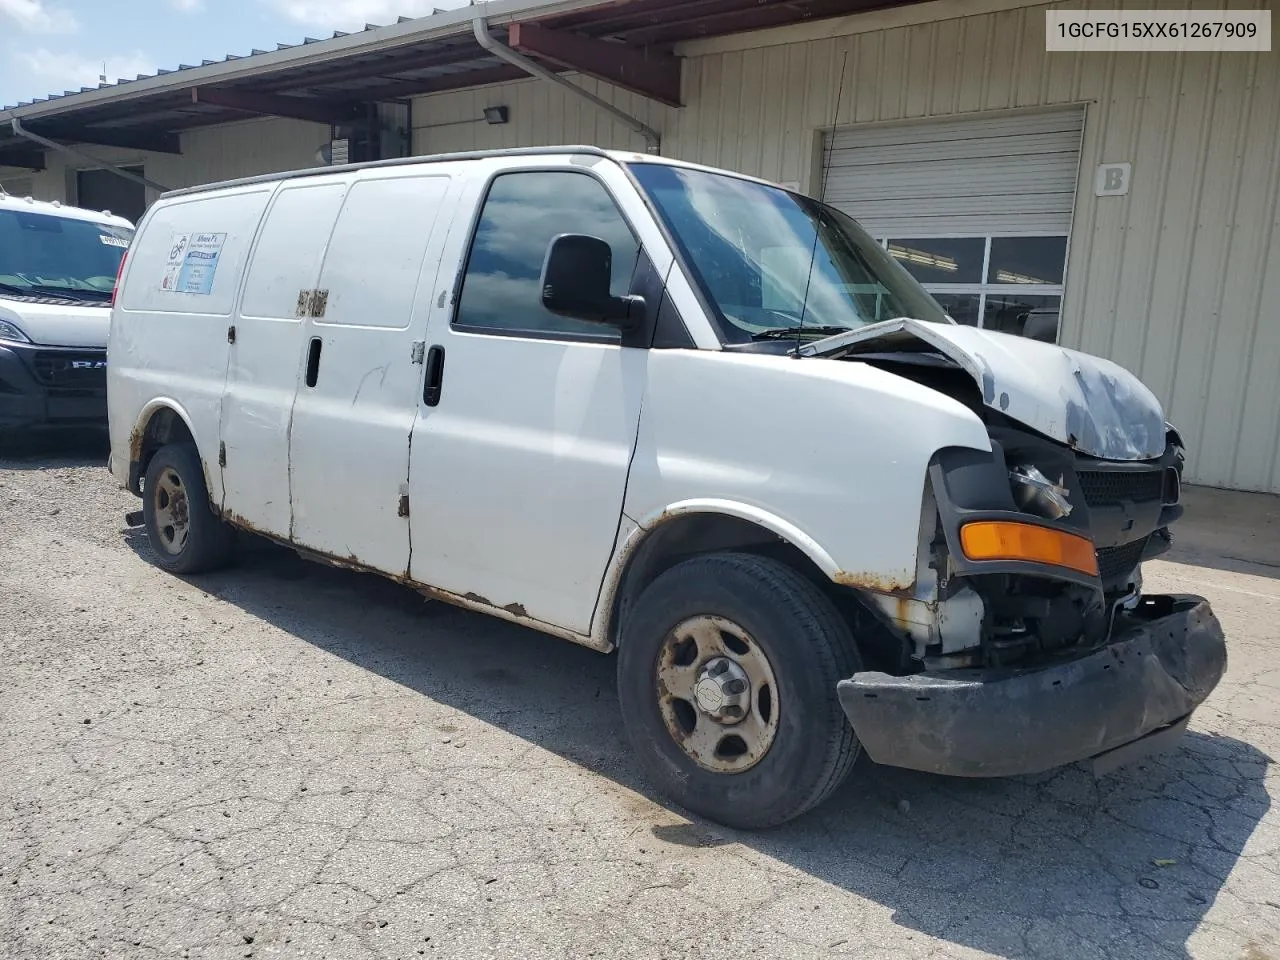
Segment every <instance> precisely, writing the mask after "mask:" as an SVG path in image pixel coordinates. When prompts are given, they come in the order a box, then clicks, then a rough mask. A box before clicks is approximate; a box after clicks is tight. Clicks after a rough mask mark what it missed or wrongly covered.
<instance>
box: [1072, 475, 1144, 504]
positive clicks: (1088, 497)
mask: <svg viewBox="0 0 1280 960" xmlns="http://www.w3.org/2000/svg"><path fill="white" fill-rule="evenodd" d="M1076 476H1077V477H1078V478H1079V480H1080V489H1081V491H1082V492H1083V493H1084V502H1085V503H1087V504H1088V505H1089V506H1091V507H1114V506H1119V505H1120V504H1121V503H1126V502H1127V503H1148V502H1150V501H1152V500H1159V499H1160V498H1161V497H1162V496H1163V494H1164V471H1163V470H1161V469H1158V468H1157V469H1155V470H1080V471H1078V472H1077V473H1076Z"/></svg>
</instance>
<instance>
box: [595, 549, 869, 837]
mask: <svg viewBox="0 0 1280 960" xmlns="http://www.w3.org/2000/svg"><path fill="white" fill-rule="evenodd" d="M860 668H861V661H860V658H859V656H858V651H857V647H856V646H855V644H854V641H853V638H852V636H851V635H850V633H849V628H848V626H847V625H846V624H845V622H844V620H843V619H842V618H841V617H840V614H839V613H838V612H837V611H836V609H835V607H834V606H833V604H832V603H831V601H830V600H828V599H827V597H826V596H824V595H823V593H822V591H821V590H819V589H818V588H817V587H816V586H815V585H814V584H813V583H811V582H810V581H809V580H807V579H805V578H804V577H803V576H801V575H800V573H798V572H797V571H796V570H794V569H792V568H791V567H788V566H786V565H785V564H782V563H779V562H777V561H775V560H771V559H768V558H765V557H759V556H755V555H751V554H741V553H721V554H709V555H707V556H702V557H695V558H693V559H691V560H687V561H685V562H684V563H681V564H679V565H677V566H675V567H673V568H672V569H670V570H668V571H666V572H665V573H663V574H662V576H660V577H658V579H657V580H655V581H654V582H653V583H652V584H651V585H650V586H649V587H648V588H647V589H646V590H645V591H644V593H643V594H642V595H641V597H640V599H639V601H638V603H637V605H636V608H635V610H634V612H633V613H632V614H631V616H630V617H629V618H628V621H627V622H626V623H625V624H624V627H623V634H622V637H621V642H620V647H619V653H618V691H619V697H620V699H621V702H622V715H623V720H624V722H625V724H626V727H627V733H628V735H629V736H630V738H631V742H632V745H633V746H634V748H635V751H636V754H637V756H638V758H639V760H640V762H641V764H642V765H643V766H644V768H645V770H646V772H647V773H648V774H649V776H650V777H651V779H653V780H654V781H655V783H656V784H657V786H659V787H660V788H661V789H662V791H663V792H664V793H666V794H668V795H669V796H670V797H671V798H672V799H674V800H676V801H677V802H678V803H680V804H681V805H682V806H684V807H687V808H688V809H690V810H692V811H694V812H695V813H699V814H702V815H704V816H707V817H710V818H711V819H713V820H717V821H719V822H721V823H724V824H727V825H729V826H734V827H742V828H759V827H769V826H775V825H777V824H780V823H784V822H786V821H787V820H790V819H792V818H794V817H797V816H799V815H800V814H802V813H804V812H805V811H807V810H809V809H811V808H812V807H815V806H817V805H818V804H819V803H821V802H822V801H823V800H824V799H826V798H827V796H828V795H830V793H831V792H832V791H833V790H835V788H836V787H838V786H839V785H840V784H841V783H842V782H843V781H844V779H845V778H846V776H847V775H848V773H849V770H850V768H851V767H852V766H853V762H854V760H855V759H856V758H857V755H858V741H857V738H856V737H855V736H854V733H853V729H852V728H851V727H850V726H849V722H848V720H846V719H845V716H844V711H843V710H842V709H841V708H840V703H839V700H838V699H837V697H836V684H837V683H838V682H839V681H841V680H843V679H845V678H847V677H849V676H851V675H852V674H853V673H856V672H857V671H858V670H859V669H860Z"/></svg>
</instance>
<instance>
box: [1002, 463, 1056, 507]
mask: <svg viewBox="0 0 1280 960" xmlns="http://www.w3.org/2000/svg"><path fill="white" fill-rule="evenodd" d="M1009 483H1010V486H1011V487H1012V488H1013V499H1014V501H1015V502H1016V503H1017V504H1018V507H1019V509H1021V510H1025V511H1026V512H1027V513H1034V514H1035V515H1036V516H1037V517H1044V518H1045V519H1046V520H1061V519H1062V518H1063V517H1067V516H1070V515H1071V501H1070V500H1069V499H1068V496H1067V488H1066V487H1065V486H1064V485H1063V478H1061V477H1059V478H1058V482H1057V483H1054V482H1053V481H1052V480H1050V479H1049V478H1048V477H1046V476H1045V475H1044V474H1043V473H1041V472H1040V471H1039V470H1038V469H1037V468H1035V467H1033V466H1031V464H1022V465H1020V466H1016V467H1014V468H1013V469H1012V470H1010V471H1009Z"/></svg>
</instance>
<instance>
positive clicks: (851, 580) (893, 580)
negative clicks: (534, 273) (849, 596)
mask: <svg viewBox="0 0 1280 960" xmlns="http://www.w3.org/2000/svg"><path fill="white" fill-rule="evenodd" d="M831 579H832V581H833V582H834V583H838V584H840V586H842V587H853V588H855V589H857V590H870V591H871V592H872V593H883V594H888V595H890V596H897V597H903V598H909V597H911V595H912V592H913V591H914V589H915V578H914V577H912V576H911V575H910V574H906V575H903V576H900V577H899V576H893V575H892V574H884V573H879V572H874V573H872V572H868V573H853V572H850V571H848V570H837V571H836V573H835V574H834V575H833V576H832V577H831Z"/></svg>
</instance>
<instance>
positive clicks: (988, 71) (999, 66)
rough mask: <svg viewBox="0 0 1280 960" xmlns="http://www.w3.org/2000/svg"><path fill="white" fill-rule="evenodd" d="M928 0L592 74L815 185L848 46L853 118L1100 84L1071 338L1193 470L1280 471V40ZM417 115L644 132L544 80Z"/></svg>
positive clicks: (681, 145)
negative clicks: (1123, 174) (1124, 184)
mask: <svg viewBox="0 0 1280 960" xmlns="http://www.w3.org/2000/svg"><path fill="white" fill-rule="evenodd" d="M1126 5H1128V6H1134V7H1138V6H1141V5H1142V4H1141V3H1137V2H1134V3H1127V4H1126ZM1230 5H1231V6H1233V7H1235V6H1238V7H1246V8H1250V7H1259V6H1261V7H1266V6H1267V5H1268V3H1267V0H1261V2H1259V3H1232V4H1230ZM1062 6H1067V5H1065V4H1063V5H1062ZM1195 6H1196V7H1203V8H1205V9H1214V8H1215V5H1213V4H1201V3H1196V4H1195ZM1218 6H1220V5H1218ZM924 8H930V9H932V10H934V11H938V12H937V13H935V14H934V15H935V16H938V15H947V12H948V11H953V13H952V14H951V15H952V18H951V19H945V20H937V21H934V22H927V23H917V24H915V25H909V26H900V27H891V28H886V29H877V30H874V31H870V32H861V33H854V34H852V35H846V36H836V37H831V38H828V39H815V40H805V41H802V42H786V41H787V37H788V35H789V34H788V32H786V31H770V32H768V33H767V34H761V35H759V36H758V37H751V36H742V37H729V38H724V39H721V40H709V41H702V42H699V43H695V44H690V45H687V46H686V47H685V48H683V49H682V50H681V51H680V52H682V53H683V54H684V55H685V56H686V64H685V80H684V83H685V102H686V103H687V104H688V106H686V107H685V108H683V109H681V110H671V109H668V108H665V107H661V106H658V105H656V104H652V103H649V102H647V101H644V100H642V99H641V98H638V97H632V96H630V95H628V94H621V93H618V92H617V91H613V90H611V88H609V87H607V86H605V85H600V84H594V83H593V82H592V81H581V80H580V82H584V84H587V85H590V87H591V89H593V90H594V91H597V92H600V93H603V94H605V95H606V96H611V97H612V98H613V99H614V102H616V103H619V104H620V105H622V106H624V107H626V108H628V109H632V110H634V111H636V112H637V113H638V114H639V115H640V116H641V117H642V118H643V119H645V120H646V121H647V122H648V123H650V124H651V125H652V126H655V127H656V128H657V129H658V130H659V131H661V132H662V134H663V151H662V152H663V153H664V154H666V155H668V156H674V157H680V158H683V159H686V160H693V161H697V162H701V163H708V164H712V165H716V166H723V167H730V168H733V169H737V170H742V171H744V172H747V173H752V174H757V175H759V176H763V177H767V178H769V179H772V180H777V181H782V182H786V181H791V182H795V183H800V184H803V185H805V186H812V185H813V184H815V183H816V182H817V180H818V176H817V175H818V172H819V171H818V169H817V162H818V157H819V151H818V149H817V146H816V144H817V143H818V140H819V138H818V136H817V131H819V130H820V129H821V128H824V127H828V126H829V125H830V124H831V122H832V116H833V112H834V110H835V103H836V100H837V87H838V86H839V84H838V79H839V76H840V72H841V64H842V61H844V55H845V53H846V52H847V53H848V59H847V61H846V62H845V63H844V70H845V82H844V89H843V92H842V93H840V95H839V98H838V99H839V100H840V109H839V114H838V116H837V118H836V124H837V126H844V125H847V124H855V123H872V122H877V121H885V120H898V119H905V118H911V117H928V116H950V115H957V114H968V113H976V112H984V111H998V110H1013V109H1019V108H1034V107H1043V106H1048V105H1053V104H1069V103H1082V104H1085V106H1086V119H1085V133H1084V142H1083V148H1082V156H1081V172H1080V180H1079V183H1078V184H1077V197H1076V210H1075V219H1074V225H1073V229H1072V238H1071V253H1070V262H1069V266H1068V275H1067V292H1066V299H1065V303H1064V316H1063V327H1062V342H1063V343H1064V344H1065V345H1068V346H1073V347H1078V348H1080V349H1083V350H1085V351H1088V352H1090V353H1097V354H1101V355H1103V356H1107V357H1110V358H1112V359H1114V360H1116V361H1117V362H1119V363H1121V364H1122V365H1124V366H1126V367H1128V368H1129V369H1131V370H1133V371H1134V372H1135V373H1137V374H1138V375H1139V376H1140V377H1142V379H1143V380H1144V381H1146V383H1147V384H1149V385H1150V386H1151V388H1152V389H1153V390H1155V392H1156V393H1157V394H1158V395H1159V396H1160V397H1161V399H1162V400H1163V401H1164V403H1165V405H1166V408H1167V410H1168V413H1169V416H1170V418H1171V419H1172V420H1173V421H1174V422H1175V423H1177V424H1178V426H1179V427H1180V428H1182V430H1183V432H1184V433H1185V434H1186V436H1187V439H1188V441H1189V444H1190V448H1191V449H1190V467H1189V475H1190V477H1191V478H1192V479H1194V480H1195V481H1197V482H1200V483H1206V484H1211V485H1217V486H1228V487H1234V488H1239V489H1245V490H1266V491H1273V492H1280V224H1278V223H1277V194H1278V193H1280V159H1278V158H1280V53H1277V52H1272V53H1267V54H1240V53H1218V54H1214V53H1196V54H1172V53H1162V54H1133V53H1127V54H1100V53H1092V54H1077V53H1055V54H1048V53H1046V52H1045V50H1044V11H1045V9H1046V7H1045V6H1033V7H1024V8H1021V9H1012V10H1003V11H997V12H991V13H981V14H975V15H970V16H955V15H954V11H958V10H961V9H963V5H962V4H960V3H956V4H937V3H934V4H923V5H921V6H920V7H918V8H905V9H906V11H908V13H907V14H905V16H914V17H917V18H919V17H920V16H921V15H922V13H923V12H924ZM913 10H914V11H915V12H914V13H912V12H911V11H913ZM876 16H878V15H874V14H873V15H869V17H872V18H874V17H876ZM883 16H884V17H890V16H892V14H888V13H886V14H884V15H883ZM868 22H874V21H872V20H868ZM819 29H824V28H823V26H822V25H820V24H813V25H811V26H809V27H808V28H797V30H796V31H794V32H793V33H791V34H790V35H791V36H803V35H805V34H806V33H809V34H812V33H813V32H814V31H817V30H819ZM846 32H847V31H846ZM757 44H767V45H757ZM735 48H737V49H735ZM499 103H505V104H507V105H508V106H510V107H511V121H512V122H511V123H510V124H509V125H508V126H506V127H486V126H485V125H484V124H483V123H480V124H460V125H456V126H449V127H438V128H435V129H424V127H425V125H427V124H436V123H443V122H451V121H458V120H467V119H471V118H478V117H479V116H480V110H481V108H482V107H484V106H487V105H493V104H499ZM414 122H415V124H418V125H419V126H420V129H418V130H417V131H415V139H414V146H415V150H416V151H418V152H437V151H442V150H453V149H470V148H479V147H490V146H515V145H526V144H546V143H557V142H559V143H564V142H575V141H578V142H582V141H585V142H590V143H596V144H599V145H602V146H612V147H620V148H627V149H641V147H642V144H641V142H640V138H639V137H637V136H634V135H632V134H631V133H630V132H629V131H627V130H626V129H625V128H623V127H621V126H620V125H618V124H616V123H614V122H613V121H612V120H610V119H609V118H607V117H602V116H601V115H600V114H599V113H598V112H597V111H595V110H593V109H592V108H591V107H589V106H586V105H585V104H579V103H574V102H570V101H569V100H568V99H567V98H566V96H565V95H564V94H563V93H561V92H559V91H557V90H551V89H549V88H547V87H546V86H545V85H543V84H539V83H534V82H528V83H517V84H508V85H503V86H496V87H488V88H483V89H480V90H473V91H468V92H464V93H453V94H443V95H437V96H433V97H425V98H422V99H420V100H419V101H418V102H417V103H416V104H415V109H414ZM1104 161H1108V162H1110V161H1129V162H1131V163H1132V164H1133V178H1132V185H1131V189H1130V193H1129V195H1128V196H1125V197H1105V198H1097V197H1095V196H1094V195H1093V175H1094V170H1095V167H1096V166H1097V164H1099V163H1101V162H1104Z"/></svg>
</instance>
